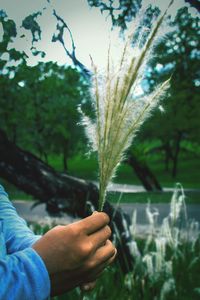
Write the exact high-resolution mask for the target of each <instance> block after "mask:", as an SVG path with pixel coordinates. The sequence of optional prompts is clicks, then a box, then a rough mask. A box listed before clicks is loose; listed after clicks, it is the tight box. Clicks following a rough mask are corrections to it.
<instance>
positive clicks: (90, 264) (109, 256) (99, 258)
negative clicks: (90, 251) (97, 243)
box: [85, 240, 117, 270]
mask: <svg viewBox="0 0 200 300" xmlns="http://www.w3.org/2000/svg"><path fill="white" fill-rule="evenodd" d="M116 253H117V250H116V248H115V247H114V245H113V244H112V242H111V241H110V240H107V241H106V243H105V245H104V246H102V247H100V248H99V249H98V250H97V251H96V253H95V254H94V255H93V256H92V257H91V258H90V259H89V260H88V261H87V262H86V263H85V264H86V267H87V268H88V269H90V270H91V269H95V268H98V267H99V266H103V268H104V267H105V265H108V264H110V263H111V262H112V261H113V260H114V258H115V256H116Z"/></svg>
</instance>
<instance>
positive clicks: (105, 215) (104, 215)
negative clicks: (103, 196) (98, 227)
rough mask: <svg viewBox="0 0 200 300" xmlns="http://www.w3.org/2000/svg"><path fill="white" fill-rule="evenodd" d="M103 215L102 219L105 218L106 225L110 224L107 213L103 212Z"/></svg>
mask: <svg viewBox="0 0 200 300" xmlns="http://www.w3.org/2000/svg"><path fill="white" fill-rule="evenodd" d="M101 214H102V217H103V218H104V221H105V222H106V223H109V222H110V218H109V216H108V215H107V214H106V213H104V212H102V213H101Z"/></svg>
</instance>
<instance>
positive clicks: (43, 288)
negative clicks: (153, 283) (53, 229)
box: [0, 186, 50, 300]
mask: <svg viewBox="0 0 200 300" xmlns="http://www.w3.org/2000/svg"><path fill="white" fill-rule="evenodd" d="M38 238H40V236H35V235H34V233H33V232H32V231H31V230H30V229H29V228H28V226H27V225H26V222H25V221H24V220H23V219H22V218H20V217H19V216H18V214H17V212H16V210H15V208H14V207H13V206H12V204H11V202H10V201H9V199H8V195H7V194H6V192H5V191H4V189H3V187H2V186H0V300H22V299H23V300H44V299H47V298H48V297H49V295H50V280H49V274H48V272H47V269H46V266H45V264H44V262H43V260H42V258H41V257H40V256H39V255H38V254H37V252H36V251H35V250H34V249H33V248H31V246H32V244H33V243H34V242H35V241H36V240H37V239H38Z"/></svg>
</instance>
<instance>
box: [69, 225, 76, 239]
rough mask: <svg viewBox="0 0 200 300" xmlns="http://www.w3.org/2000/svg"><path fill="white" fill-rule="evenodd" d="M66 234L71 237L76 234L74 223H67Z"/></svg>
mask: <svg viewBox="0 0 200 300" xmlns="http://www.w3.org/2000/svg"><path fill="white" fill-rule="evenodd" d="M67 234H68V235H69V236H71V237H73V238H75V237H77V236H78V230H77V228H76V226H74V224H69V225H67Z"/></svg>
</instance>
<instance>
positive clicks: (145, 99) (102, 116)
mask: <svg viewBox="0 0 200 300" xmlns="http://www.w3.org/2000/svg"><path fill="white" fill-rule="evenodd" d="M173 2H174V1H173V0H171V1H170V3H169V5H168V7H167V9H166V10H165V12H164V13H163V14H162V15H161V16H160V17H159V19H158V20H157V22H156V24H155V25H154V27H153V29H152V31H151V33H150V34H149V37H148V40H147V41H146V43H145V45H144V46H143V48H142V49H140V50H139V49H138V51H137V52H135V51H134V50H133V49H132V36H133V34H132V35H130V36H129V37H128V39H127V41H126V42H125V45H124V48H123V51H122V55H121V58H120V61H119V65H118V66H114V65H113V64H112V63H111V54H110V51H111V48H110V47H109V50H108V60H107V69H106V70H105V72H104V73H103V74H102V73H101V72H100V71H99V70H98V69H97V67H96V66H95V64H94V63H93V61H92V67H93V82H92V87H93V101H94V105H95V111H96V121H95V122H92V121H91V120H90V119H89V118H88V117H87V116H83V124H84V125H85V127H86V133H87V135H88V138H89V141H90V143H91V145H92V147H93V150H94V151H97V153H98V163H99V210H100V211H101V210H102V209H103V205H104V202H105V196H106V190H107V187H108V184H109V182H110V181H111V179H112V178H113V176H114V175H115V171H116V168H117V166H118V165H119V164H120V162H121V161H122V159H123V158H124V152H125V150H127V148H128V147H129V146H130V145H131V143H132V140H133V138H134V136H135V134H136V132H137V131H138V129H139V128H140V126H141V124H142V123H143V122H144V121H145V120H146V119H147V117H148V116H149V115H150V113H151V111H152V110H153V109H154V108H155V107H157V106H158V104H159V101H160V99H161V98H163V96H164V95H165V92H166V90H167V89H168V87H169V80H167V81H165V82H164V83H162V84H161V85H159V86H157V87H156V89H155V90H154V91H153V92H152V93H151V94H149V95H145V96H142V97H141V98H139V97H135V96H134V92H135V91H136V89H137V88H138V86H139V84H140V82H141V79H142V72H143V71H144V66H145V63H146V61H147V58H149V55H150V53H151V50H152V48H153V44H154V42H155V37H157V35H158V31H159V29H160V27H161V24H162V22H163V20H164V18H165V16H166V14H167V11H168V8H169V7H170V6H171V5H172V3H173Z"/></svg>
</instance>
